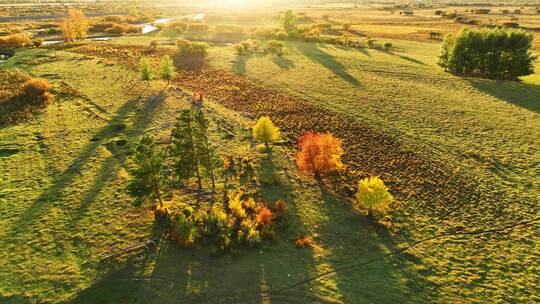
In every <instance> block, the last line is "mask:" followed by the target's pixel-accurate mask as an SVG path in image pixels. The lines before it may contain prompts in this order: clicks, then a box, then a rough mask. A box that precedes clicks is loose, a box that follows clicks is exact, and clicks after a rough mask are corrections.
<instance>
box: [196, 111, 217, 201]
mask: <svg viewBox="0 0 540 304" xmlns="http://www.w3.org/2000/svg"><path fill="white" fill-rule="evenodd" d="M193 120H194V123H195V126H196V128H195V136H194V141H195V150H196V152H197V156H198V158H199V164H200V165H201V167H202V168H203V169H204V172H205V175H206V176H207V177H208V178H210V180H211V182H212V192H214V190H215V188H216V182H215V176H214V169H215V168H216V166H217V157H216V154H215V151H214V147H213V146H212V145H211V144H210V141H209V139H208V120H206V118H205V117H204V114H203V112H202V111H201V110H200V109H196V110H194V112H193Z"/></svg>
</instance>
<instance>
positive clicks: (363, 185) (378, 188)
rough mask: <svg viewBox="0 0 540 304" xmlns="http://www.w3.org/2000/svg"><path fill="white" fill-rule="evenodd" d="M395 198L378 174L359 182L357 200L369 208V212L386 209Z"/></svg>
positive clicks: (362, 206) (361, 205)
mask: <svg viewBox="0 0 540 304" xmlns="http://www.w3.org/2000/svg"><path fill="white" fill-rule="evenodd" d="M393 200H394V197H393V196H392V195H391V194H390V192H388V188H387V187H386V185H385V184H384V182H383V181H382V180H381V179H380V178H378V177H377V176H375V177H371V178H365V179H363V180H361V181H359V182H358V192H357V193H356V201H357V202H358V204H359V206H360V207H361V208H363V209H367V210H368V212H369V214H372V212H373V211H386V210H387V209H388V206H389V205H390V204H391V203H392V201H393Z"/></svg>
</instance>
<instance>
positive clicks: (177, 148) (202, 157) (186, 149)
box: [128, 107, 393, 251]
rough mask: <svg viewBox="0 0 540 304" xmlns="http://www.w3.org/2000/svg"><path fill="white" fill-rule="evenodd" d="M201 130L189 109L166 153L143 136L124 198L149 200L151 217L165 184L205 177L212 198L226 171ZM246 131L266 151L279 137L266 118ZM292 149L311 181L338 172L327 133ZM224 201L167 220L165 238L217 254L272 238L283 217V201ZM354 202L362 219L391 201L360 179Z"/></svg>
mask: <svg viewBox="0 0 540 304" xmlns="http://www.w3.org/2000/svg"><path fill="white" fill-rule="evenodd" d="M207 131H208V121H207V120H206V119H205V117H204V114H203V112H202V110H201V109H200V108H198V107H193V108H191V109H186V110H184V111H183V112H182V113H181V114H180V115H179V116H178V118H177V122H176V124H175V126H174V129H173V130H172V132H171V144H170V146H169V147H168V148H167V149H161V148H159V147H158V146H157V144H156V143H155V141H154V140H153V139H152V137H151V136H149V135H145V136H144V137H143V138H142V139H141V141H140V142H139V144H138V146H137V147H136V149H135V155H134V158H133V160H134V162H135V164H136V168H135V169H134V170H133V174H132V176H133V178H132V180H131V181H130V183H129V185H128V191H129V193H130V194H132V195H134V196H140V197H148V196H154V197H155V198H156V199H157V200H158V202H159V206H158V208H157V209H156V212H158V211H160V210H167V209H166V208H165V206H164V203H163V200H162V195H161V191H162V190H161V189H162V188H164V187H166V186H167V185H168V186H178V185H182V184H183V182H184V181H187V180H191V179H196V181H197V186H198V189H199V191H201V190H202V188H203V183H202V180H203V178H207V179H208V180H209V181H210V182H211V189H212V193H214V192H215V185H216V183H215V176H216V174H215V172H214V171H215V170H217V168H219V167H222V168H223V170H224V172H223V173H224V175H223V176H224V177H225V176H226V174H225V171H227V170H228V169H227V166H226V165H225V164H222V163H221V162H220V160H219V159H218V158H217V157H216V153H215V151H214V148H213V147H212V145H211V144H210V141H209V138H208V135H207ZM252 132H253V139H254V140H255V141H257V142H259V143H261V144H264V145H265V146H266V148H267V149H269V148H270V144H272V143H275V142H276V141H277V140H279V139H280V138H281V133H280V131H279V128H278V127H276V126H275V125H274V123H273V122H272V120H271V119H270V118H269V117H267V116H263V117H260V118H259V120H258V121H257V122H256V123H255V124H254V125H253V127H252ZM298 145H299V151H298V153H297V155H296V162H297V165H298V167H299V168H300V169H301V170H303V171H306V172H310V173H312V174H314V175H315V177H316V178H317V179H320V178H321V175H326V174H332V173H334V172H336V171H340V170H342V169H343V168H344V165H343V163H342V161H341V157H342V155H343V153H344V151H343V149H342V147H341V145H342V141H341V140H340V139H338V138H336V137H334V136H333V135H332V134H330V133H314V132H308V133H306V134H305V135H304V136H302V137H301V138H300V140H299V142H298ZM225 194H227V192H225ZM227 197H228V199H226V201H224V204H222V203H215V204H213V205H212V207H211V208H209V209H208V208H207V209H204V207H202V206H197V207H196V209H194V208H192V207H187V208H185V209H184V210H183V212H181V213H178V214H175V215H173V216H172V231H171V238H172V239H173V240H174V241H176V242H178V243H179V244H181V245H184V246H188V245H191V244H193V243H195V242H196V241H197V240H206V241H213V242H215V243H216V245H217V247H218V249H220V250H222V251H226V250H230V249H232V248H234V247H235V245H248V246H252V245H256V244H259V243H260V242H261V241H262V240H265V239H272V238H273V237H274V235H275V232H274V227H275V224H276V223H280V222H282V221H283V219H284V216H285V213H286V203H285V202H284V201H282V200H278V201H276V202H275V206H269V205H266V204H264V203H261V202H256V201H255V200H254V199H252V198H250V197H246V196H245V195H244V194H243V192H240V191H234V192H233V193H230V194H229V195H228V196H227ZM355 197H356V199H357V206H358V207H359V208H361V209H363V210H367V211H368V214H373V212H385V211H386V210H388V206H389V205H390V204H391V202H392V201H393V197H392V195H391V194H390V193H389V192H388V188H387V187H386V186H385V185H384V182H383V181H382V180H380V179H379V178H378V177H373V178H367V179H364V180H361V181H360V182H359V184H358V193H357V194H356V196H355ZM167 214H168V213H167Z"/></svg>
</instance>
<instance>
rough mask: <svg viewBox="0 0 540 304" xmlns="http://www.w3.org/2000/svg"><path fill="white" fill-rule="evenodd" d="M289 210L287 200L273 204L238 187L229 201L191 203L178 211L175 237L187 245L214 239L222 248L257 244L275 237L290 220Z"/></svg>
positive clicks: (220, 248) (173, 231) (174, 222)
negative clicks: (264, 201) (193, 205)
mask: <svg viewBox="0 0 540 304" xmlns="http://www.w3.org/2000/svg"><path fill="white" fill-rule="evenodd" d="M286 210H287V209H286V203H285V201H283V200H277V201H276V202H275V204H274V205H273V206H270V205H267V204H265V203H263V202H258V201H255V200H254V199H253V198H251V197H246V196H245V195H244V193H243V192H241V191H235V192H233V193H230V194H229V195H228V199H227V201H226V202H225V204H221V203H217V204H214V205H212V207H210V208H209V209H204V208H202V207H201V206H197V207H196V208H192V207H187V208H185V209H184V210H183V212H181V213H179V214H177V215H175V216H174V218H173V225H172V231H171V239H172V240H173V241H176V242H177V243H179V244H180V245H183V246H189V245H192V244H194V243H195V242H196V241H197V240H204V241H207V242H210V243H214V244H215V245H216V247H217V249H218V251H220V252H224V251H231V250H236V248H238V247H239V246H242V245H243V246H256V245H258V244H260V243H261V242H262V241H264V240H271V239H273V238H274V237H275V228H276V227H278V226H279V225H281V224H283V223H285V221H286Z"/></svg>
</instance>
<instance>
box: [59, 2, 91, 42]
mask: <svg viewBox="0 0 540 304" xmlns="http://www.w3.org/2000/svg"><path fill="white" fill-rule="evenodd" d="M88 27H89V26H88V21H87V20H86V16H85V15H84V13H83V12H82V11H80V10H77V9H69V10H68V13H67V17H66V18H65V19H64V22H63V23H62V39H63V40H64V41H66V42H70V41H75V40H76V39H84V38H86V35H87V33H88Z"/></svg>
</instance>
